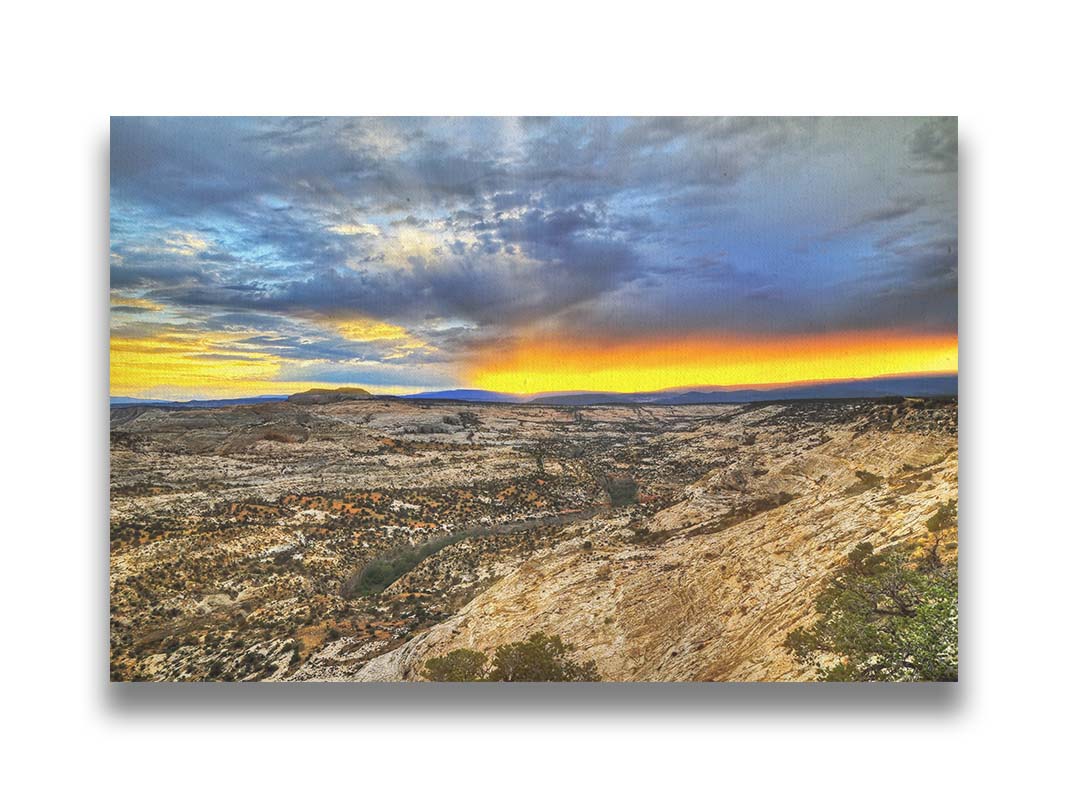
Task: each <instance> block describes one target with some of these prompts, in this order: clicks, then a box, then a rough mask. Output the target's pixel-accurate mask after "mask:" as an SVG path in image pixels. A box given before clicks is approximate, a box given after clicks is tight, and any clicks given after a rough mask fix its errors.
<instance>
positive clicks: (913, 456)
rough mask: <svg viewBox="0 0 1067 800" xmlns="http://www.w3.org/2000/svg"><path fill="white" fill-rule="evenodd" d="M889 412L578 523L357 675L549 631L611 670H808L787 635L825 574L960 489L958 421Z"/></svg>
mask: <svg viewBox="0 0 1067 800" xmlns="http://www.w3.org/2000/svg"><path fill="white" fill-rule="evenodd" d="M953 414H954V411H953ZM883 422H884V424H883V425H882V426H879V427H874V428H871V429H868V430H863V426H862V425H860V426H857V427H854V428H851V429H849V428H846V429H838V430H830V431H828V432H827V434H826V435H825V436H823V437H821V438H822V441H819V443H817V444H815V443H813V442H807V443H799V444H798V443H792V445H793V453H792V454H790V455H785V456H783V457H781V458H779V459H774V460H772V461H771V463H769V464H767V466H766V467H758V466H755V465H753V464H751V463H739V464H731V465H728V466H725V467H723V468H722V469H717V470H714V471H712V472H711V473H709V474H707V475H706V476H705V477H704V478H702V479H701V480H699V481H697V482H696V483H695V484H693V485H692V486H690V487H689V489H688V490H687V492H686V495H687V496H686V498H685V499H684V500H682V501H681V502H679V503H677V504H675V505H673V506H671V507H669V508H666V509H664V510H663V511H661V512H660V513H659V514H658V515H656V516H655V517H654V518H653V519H652V521H651V524H649V525H647V526H645V527H638V526H631V524H630V517H629V516H628V514H627V513H625V512H623V511H617V512H615V513H614V515H613V516H610V517H607V518H599V519H596V520H591V521H587V522H583V523H580V524H578V525H575V526H574V527H573V529H572V531H571V532H570V533H571V534H572V535H570V536H569V537H568V538H566V539H565V540H564V541H562V542H561V543H559V544H558V545H557V546H555V547H554V548H553V549H551V550H548V551H546V552H542V553H539V554H537V555H536V556H535V557H533V558H530V559H528V560H527V561H525V562H524V563H523V564H521V565H520V566H518V567H517V568H516V569H514V571H512V572H511V573H510V574H509V575H507V576H506V577H504V578H503V579H501V580H500V581H498V582H497V583H495V584H494V585H493V586H492V587H490V588H489V589H488V590H487V591H485V592H484V593H483V594H481V595H480V596H478V597H476V598H475V599H474V600H473V601H471V602H470V603H469V604H468V605H467V606H466V607H465V608H463V609H462V610H461V611H460V612H459V613H458V614H456V615H455V616H454V617H452V618H450V619H448V620H447V621H445V622H443V623H440V624H438V625H437V626H435V627H433V628H431V629H429V630H427V631H425V632H423V633H421V634H419V635H418V636H416V637H415V638H413V639H412V640H411V641H409V642H407V643H406V644H405V645H403V646H401V647H399V648H398V649H395V650H393V651H391V652H388V653H385V654H384V655H381V656H378V657H377V658H375V659H373V660H371V661H370V662H368V663H367V664H366V666H364V667H363V668H362V669H361V670H360V671H359V672H358V673H357V675H356V679H357V680H362V681H398V680H418V679H420V673H421V670H422V665H423V664H424V663H425V661H426V660H427V659H429V658H432V657H435V656H440V655H443V654H445V653H447V652H449V651H450V650H453V649H456V648H460V647H468V648H474V649H477V650H482V651H490V650H492V649H493V648H496V647H498V646H500V645H502V644H505V643H507V642H512V641H518V640H521V639H524V638H525V637H527V636H529V635H530V634H531V633H533V632H535V631H540V630H543V631H546V632H547V633H549V634H558V635H559V636H561V637H562V638H563V639H564V640H565V641H566V642H568V643H571V644H573V645H574V646H575V648H576V651H575V657H576V658H577V659H578V660H579V661H584V660H586V659H593V660H594V661H595V662H596V664H597V666H598V668H599V670H600V674H601V676H602V677H603V679H605V680H625V681H688V680H698V681H792V680H810V679H811V678H812V675H811V674H810V671H809V670H807V669H806V668H804V667H801V666H799V665H798V664H797V663H796V662H795V661H794V660H793V659H792V658H791V656H790V654H789V653H788V651H787V650H786V649H785V647H784V639H785V637H786V635H787V633H788V632H789V631H790V630H792V629H794V628H796V627H797V626H799V625H802V624H805V623H807V622H809V621H810V620H811V617H812V614H813V609H814V599H815V597H816V595H817V594H818V592H819V590H820V587H821V585H822V584H823V582H824V580H825V579H826V578H827V576H828V575H829V574H830V573H831V571H832V570H833V569H834V568H835V567H836V566H837V565H838V564H840V563H841V561H842V559H843V558H844V556H845V555H846V554H847V553H848V551H849V550H851V549H852V548H853V547H854V546H855V545H857V544H859V543H860V542H870V543H872V544H873V545H874V546H875V547H876V548H882V547H885V546H888V545H891V544H894V543H898V542H901V541H903V540H907V539H909V538H911V537H916V536H919V535H921V534H922V533H923V532H924V531H925V521H926V520H927V519H928V518H929V517H930V516H931V515H932V514H933V513H934V512H935V511H936V509H937V507H938V505H939V504H940V503H943V502H947V501H950V500H954V499H956V496H957V450H956V436H955V430H954V426H953V427H952V428H951V429H949V430H943V431H942V430H933V431H929V430H917V429H915V426H914V425H909V424H907V415H906V414H905V417H904V418H902V419H896V418H894V419H891V420H888V421H883ZM586 542H588V543H590V544H591V545H592V546H591V547H588V546H583V545H585V543H586ZM346 677H350V676H346Z"/></svg>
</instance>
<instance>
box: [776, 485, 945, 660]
mask: <svg viewBox="0 0 1067 800" xmlns="http://www.w3.org/2000/svg"><path fill="white" fill-rule="evenodd" d="M931 526H932V527H931ZM927 527H928V528H929V529H930V532H931V533H938V534H940V533H943V532H945V531H946V530H948V529H950V528H954V527H955V503H952V504H945V505H942V506H941V507H940V508H939V509H938V512H937V513H936V514H935V515H934V516H933V517H931V519H930V521H929V522H928V523H927ZM943 546H944V539H943V537H941V536H937V537H935V538H929V539H927V540H925V542H923V543H922V544H921V545H920V547H918V548H917V549H914V550H912V551H911V552H910V553H909V552H907V549H906V548H904V547H897V548H893V549H890V550H887V551H885V552H881V553H875V552H874V548H872V547H871V545H870V544H868V543H863V544H860V545H857V546H856V547H855V548H854V549H853V550H852V552H850V553H849V556H848V561H847V563H846V564H845V565H844V566H843V567H842V568H841V569H840V570H839V571H838V572H837V573H836V574H835V575H834V576H833V577H832V578H831V579H830V581H829V582H828V583H827V585H826V588H825V589H824V590H823V592H822V593H821V594H820V595H819V598H818V600H817V602H816V609H817V611H818V613H819V619H818V620H817V621H816V622H815V623H814V624H813V625H811V626H809V627H806V628H800V629H797V630H795V631H793V632H792V633H790V634H789V636H788V638H787V639H786V644H787V646H788V647H789V648H790V649H791V650H792V651H793V653H794V654H795V656H796V657H797V659H798V660H799V661H801V662H802V663H804V664H810V665H813V666H815V667H816V670H817V673H818V676H819V678H820V679H821V680H825V681H955V680H956V679H957V674H958V669H959V649H958V642H957V638H958V608H957V604H958V591H957V568H956V563H955V562H954V561H952V560H949V559H946V558H944V557H943V555H942V552H941V550H942V547H943Z"/></svg>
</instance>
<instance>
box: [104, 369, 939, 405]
mask: <svg viewBox="0 0 1067 800" xmlns="http://www.w3.org/2000/svg"><path fill="white" fill-rule="evenodd" d="M952 377H955V378H959V370H954V371H937V372H900V373H886V374H883V375H871V376H868V377H863V378H825V379H813V380H805V381H784V382H772V383H748V384H695V385H688V386H666V387H664V388H662V389H652V390H649V391H628V392H624V391H596V390H591V389H573V390H565V391H558V392H530V393H519V392H499V391H495V390H493V389H479V388H474V387H462V386H461V387H455V388H450V389H421V390H419V391H415V392H408V393H405V394H397V393H386V392H383V393H380V394H379V393H376V392H375V391H374V387H373V386H367V385H364V386H360V385H354V384H349V383H343V382H342V383H323V384H321V385H314V386H312V388H311V389H307V390H304V391H315V390H316V389H325V390H336V389H341V388H346V389H363V390H364V391H366V392H368V393H369V394H371V395H372V396H374V397H397V398H407V397H413V396H417V395H421V394H434V393H441V392H485V393H486V394H494V395H500V396H503V397H518V398H524V399H530V398H538V397H567V396H572V395H582V394H594V395H620V396H621V395H653V394H663V393H667V392H678V393H685V392H700V391H703V392H744V391H773V390H775V389H788V388H803V387H808V386H833V385H836V384H843V383H869V382H873V381H880V380H907V379H909V378H910V379H921V378H952ZM109 388H110V387H109ZM293 394H294V393H293V392H288V393H286V392H282V393H278V394H270V393H267V394H253V395H238V396H235V397H215V398H208V397H192V398H189V399H186V400H167V399H164V398H160V397H136V396H133V395H112V394H109V395H108V399H109V400H114V399H116V398H128V399H130V400H137V401H140V402H144V403H156V402H164V403H200V402H203V403H212V402H214V403H218V402H226V401H229V400H250V399H257V398H270V399H275V398H288V397H291V396H292V395H293Z"/></svg>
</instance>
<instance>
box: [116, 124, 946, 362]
mask: <svg viewBox="0 0 1067 800" xmlns="http://www.w3.org/2000/svg"><path fill="white" fill-rule="evenodd" d="M956 149H957V143H956V124H955V120H954V119H941V118H931V119H904V118H892V119H874V120H871V119H803V118H786V119H761V118H742V119H694V118H650V119H604V118H593V119H585V118H555V119H519V120H511V119H460V120H448V119H414V120H407V119H333V118H328V119H322V118H315V119H303V118H301V119H230V118H220V119H137V118H119V119H115V120H114V121H113V123H112V142H111V151H112V152H111V170H112V175H111V186H112V253H113V261H112V268H111V273H112V286H113V287H114V288H116V289H122V290H124V291H131V292H134V293H139V294H140V295H141V296H142V297H144V298H145V299H148V300H151V301H153V302H158V303H161V304H163V305H164V306H165V308H166V309H167V311H166V313H167V314H170V315H172V316H176V317H180V318H184V319H190V320H196V321H197V324H198V325H201V326H205V327H207V328H210V329H219V327H220V326H226V325H228V326H230V329H232V330H239V329H245V328H247V329H248V330H250V331H253V333H252V334H250V336H249V338H248V340H247V342H246V345H247V346H249V347H257V348H265V349H267V351H268V352H271V353H276V354H281V353H283V352H284V353H285V354H286V355H287V357H291V358H294V359H297V360H300V359H303V360H304V361H311V360H324V361H325V362H327V363H332V362H335V361H337V362H339V361H341V360H343V359H346V358H352V357H361V358H362V357H364V356H365V357H367V358H385V356H386V355H389V356H391V357H393V358H394V359H395V360H398V361H403V360H404V359H405V358H407V357H406V356H404V357H403V358H402V357H401V355H402V354H398V353H397V352H396V351H390V350H389V349H388V347H387V346H386V345H384V344H381V343H372V344H368V345H366V346H365V347H363V348H362V349H360V348H354V347H353V343H351V342H346V341H344V340H343V339H340V338H338V337H337V336H336V332H335V331H334V332H330V331H329V330H327V329H328V327H329V324H330V323H329V321H330V320H336V319H338V318H341V317H346V316H349V317H355V316H359V317H366V318H372V319H377V320H385V321H389V322H391V323H395V324H397V325H400V326H403V327H404V328H405V329H408V330H411V331H415V332H416V333H417V335H418V337H419V338H420V340H423V341H425V342H426V344H427V348H426V349H424V350H423V351H422V353H421V355H418V356H417V357H418V358H424V359H426V360H427V361H426V363H429V360H430V359H436V358H440V355H434V354H433V352H434V351H433V350H432V349H431V348H437V349H438V351H444V350H447V349H453V350H463V349H466V348H467V347H468V346H473V345H475V344H478V343H480V342H483V341H484V340H485V339H486V338H487V337H496V338H506V337H508V336H510V335H512V333H513V332H514V331H515V330H516V329H518V328H520V327H524V326H531V325H533V326H537V325H541V326H546V327H549V328H552V329H554V330H557V331H558V330H562V331H567V332H569V333H570V334H571V335H574V336H583V335H588V334H589V333H590V332H591V331H595V332H596V333H598V334H600V335H612V334H618V335H629V334H640V333H644V332H649V331H652V332H655V331H657V330H661V331H683V332H684V331H692V332H700V331H721V330H745V331H756V332H759V331H765V332H772V331H773V332H789V331H805V332H806V331H811V330H833V329H835V328H837V327H846V326H848V327H871V326H875V325H885V326H892V327H897V328H904V329H908V328H913V329H927V328H929V327H931V326H934V327H940V328H941V329H946V330H947V329H953V330H954V327H955V314H956V311H955V309H956V301H955V288H956V252H955V237H956V195H955V170H956V161H957V159H956ZM133 307H134V306H131V308H133ZM120 314H123V315H127V316H133V313H132V311H125V310H123V311H120ZM315 331H318V334H319V338H316V336H314V335H312V333H313V332H315ZM256 332H260V333H261V334H262V335H260V334H259V333H256ZM272 333H273V334H277V336H278V338H276V339H275V340H271V339H270V336H271V334H272ZM357 351H358V352H357ZM415 357H416V356H412V358H415ZM383 369H384V367H383ZM386 371H388V372H389V374H390V375H393V376H394V377H395V376H396V372H397V369H396V368H395V367H394V366H392V365H390V366H388V369H387V370H386ZM413 375H414V373H412V376H413ZM409 377H411V376H409ZM401 382H402V381H401Z"/></svg>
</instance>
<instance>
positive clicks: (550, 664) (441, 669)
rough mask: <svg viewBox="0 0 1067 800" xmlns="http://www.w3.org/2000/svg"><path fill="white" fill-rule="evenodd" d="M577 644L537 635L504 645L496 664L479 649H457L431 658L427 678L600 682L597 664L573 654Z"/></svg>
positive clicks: (542, 634)
mask: <svg viewBox="0 0 1067 800" xmlns="http://www.w3.org/2000/svg"><path fill="white" fill-rule="evenodd" d="M573 650H574V646H573V645H569V644H564V643H563V640H562V639H560V638H559V637H558V636H548V635H546V634H544V633H535V634H533V635H532V636H530V638H529V639H526V640H525V641H522V642H512V643H510V644H505V645H501V646H500V647H498V648H497V649H496V652H495V653H494V654H493V660H492V663H489V657H488V656H487V655H486V654H485V653H481V652H478V651H477V650H467V649H461V650H453V651H452V652H450V653H448V654H447V655H445V656H442V657H440V658H431V659H430V660H429V661H427V662H426V664H425V666H424V668H423V676H424V677H425V678H426V679H427V680H431V681H463V682H470V681H502V682H507V683H517V682H574V681H585V682H589V681H599V680H600V674H599V673H598V672H597V668H596V664H595V663H594V662H593V661H586V662H584V663H578V662H577V661H575V660H574V659H573V658H571V656H570V654H571V652H572V651H573Z"/></svg>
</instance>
